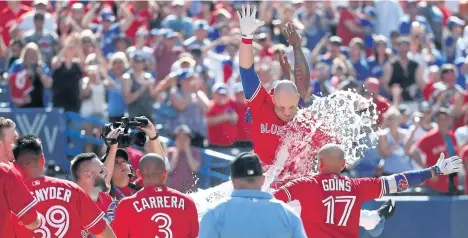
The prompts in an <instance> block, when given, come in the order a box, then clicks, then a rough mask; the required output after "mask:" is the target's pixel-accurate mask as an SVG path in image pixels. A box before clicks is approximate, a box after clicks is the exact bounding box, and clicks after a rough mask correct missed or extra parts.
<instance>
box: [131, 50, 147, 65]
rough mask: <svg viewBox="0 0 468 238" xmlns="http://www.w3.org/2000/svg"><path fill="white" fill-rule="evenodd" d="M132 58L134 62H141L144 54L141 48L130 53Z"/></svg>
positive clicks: (143, 59)
mask: <svg viewBox="0 0 468 238" xmlns="http://www.w3.org/2000/svg"><path fill="white" fill-rule="evenodd" d="M132 60H133V61H136V62H143V61H145V54H144V53H143V51H141V50H137V51H135V53H133V55H132Z"/></svg>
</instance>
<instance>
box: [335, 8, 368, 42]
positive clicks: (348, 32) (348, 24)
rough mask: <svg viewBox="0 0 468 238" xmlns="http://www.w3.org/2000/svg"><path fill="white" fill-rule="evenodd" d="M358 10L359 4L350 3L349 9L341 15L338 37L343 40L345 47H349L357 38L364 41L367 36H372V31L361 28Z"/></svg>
mask: <svg viewBox="0 0 468 238" xmlns="http://www.w3.org/2000/svg"><path fill="white" fill-rule="evenodd" d="M358 8H359V2H357V1H349V2H348V7H347V8H346V9H344V10H343V11H342V12H341V14H340V21H339V23H338V26H337V32H336V35H337V36H339V37H340V38H341V39H342V40H343V45H344V46H348V45H349V43H350V42H351V39H353V38H355V37H358V38H361V39H362V38H363V36H364V35H365V34H372V31H371V30H370V29H368V28H363V27H361V26H360V21H359V16H358Z"/></svg>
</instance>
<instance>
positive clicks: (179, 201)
mask: <svg viewBox="0 0 468 238" xmlns="http://www.w3.org/2000/svg"><path fill="white" fill-rule="evenodd" d="M139 168H140V170H139V173H140V176H141V178H142V179H143V185H144V188H143V189H142V190H140V191H138V192H137V193H135V194H134V195H132V196H129V197H125V198H124V199H122V200H121V201H120V202H119V204H118V205H117V209H116V211H115V219H114V223H113V224H112V227H113V228H114V231H115V234H116V235H117V237H119V238H125V237H138V238H146V237H148V238H154V237H161V238H175V237H177V238H196V237H197V236H198V229H199V227H198V214H197V208H196V207H195V203H194V202H193V200H192V199H191V198H190V197H189V196H187V195H185V194H183V193H180V192H179V191H176V190H174V189H171V188H168V187H166V186H165V183H166V179H167V171H168V169H169V164H168V161H167V159H165V158H163V157H162V156H160V155H159V154H154V153H150V154H146V155H145V156H143V158H141V160H140V164H139ZM134 218H135V219H134Z"/></svg>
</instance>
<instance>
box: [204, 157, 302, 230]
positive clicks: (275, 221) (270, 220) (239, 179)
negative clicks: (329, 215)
mask: <svg viewBox="0 0 468 238" xmlns="http://www.w3.org/2000/svg"><path fill="white" fill-rule="evenodd" d="M230 171H231V182H232V185H233V187H234V191H233V192H232V194H231V196H230V197H229V198H228V199H226V200H224V201H221V202H220V203H219V204H217V205H216V206H214V207H212V208H210V209H208V211H207V212H206V213H205V214H204V215H203V217H202V219H201V222H200V231H199V234H198V237H199V238H230V237H232V238H234V237H235V238H239V237H255V238H264V237H265V238H267V237H268V238H269V237H281V238H305V237H307V236H306V234H305V231H304V226H303V224H302V220H301V218H300V217H299V216H298V215H297V214H296V213H295V212H294V211H293V210H292V208H290V207H289V206H288V205H286V204H285V203H284V202H281V201H279V200H277V199H275V198H274V197H273V195H272V194H270V193H268V192H263V191H262V190H261V189H262V186H263V185H264V182H265V176H264V175H263V169H262V164H261V162H260V158H259V157H258V155H256V154H253V153H241V154H239V155H237V156H236V158H235V159H234V160H233V161H232V162H231V165H230Z"/></svg>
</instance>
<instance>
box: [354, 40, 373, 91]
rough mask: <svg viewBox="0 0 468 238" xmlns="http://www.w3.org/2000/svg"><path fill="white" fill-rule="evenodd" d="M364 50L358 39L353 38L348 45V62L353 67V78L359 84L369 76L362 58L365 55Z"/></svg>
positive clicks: (362, 43)
mask: <svg viewBox="0 0 468 238" xmlns="http://www.w3.org/2000/svg"><path fill="white" fill-rule="evenodd" d="M364 50H365V45H364V42H363V41H362V39H360V38H354V39H352V40H351V42H350V43H349V56H350V59H349V60H350V63H351V64H352V65H353V68H354V72H355V77H356V79H357V81H358V82H359V83H361V84H362V83H364V81H365V80H366V79H367V78H368V77H369V76H370V70H369V66H368V65H367V62H366V60H365V58H364V57H363V56H364V55H365V53H364Z"/></svg>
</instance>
